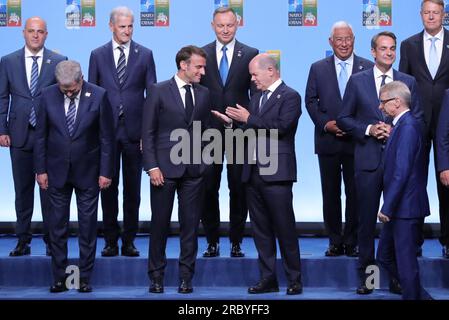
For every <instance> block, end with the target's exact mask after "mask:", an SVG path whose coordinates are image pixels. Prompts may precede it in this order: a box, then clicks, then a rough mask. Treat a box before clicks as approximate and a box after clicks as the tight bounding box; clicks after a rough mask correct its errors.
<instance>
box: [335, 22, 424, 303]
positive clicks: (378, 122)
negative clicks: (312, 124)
mask: <svg viewBox="0 0 449 320" xmlns="http://www.w3.org/2000/svg"><path fill="white" fill-rule="evenodd" d="M371 54H372V56H373V57H374V59H375V65H374V67H373V68H372V69H369V70H365V71H363V72H359V73H357V74H354V75H352V76H351V78H350V79H349V81H348V84H347V87H346V91H345V95H344V97H343V109H342V111H341V113H340V114H339V116H338V118H337V126H338V127H339V128H340V129H341V130H343V131H345V132H346V133H347V134H349V135H351V136H352V137H353V139H354V141H355V148H354V182H355V192H356V199H357V200H356V206H357V208H356V210H357V215H358V217H359V226H358V245H359V259H358V271H359V277H360V286H359V287H358V288H357V293H358V294H369V293H371V292H372V291H373V290H372V289H370V288H368V287H367V286H366V284H365V280H366V277H367V275H366V273H365V272H366V268H367V267H368V266H369V265H372V264H374V263H375V259H374V237H375V231H376V221H377V213H378V209H379V202H380V196H381V192H382V185H383V183H382V179H383V161H382V157H383V151H384V149H385V142H386V139H387V138H388V135H389V132H390V129H391V119H388V118H387V117H385V116H384V115H383V114H382V112H381V111H380V110H379V90H380V88H381V87H382V86H383V85H384V84H386V83H389V82H392V81H394V80H400V81H402V82H404V83H405V84H406V85H407V86H408V87H409V88H410V91H411V93H412V102H411V111H412V113H413V114H415V115H416V116H417V117H418V118H421V117H422V111H421V109H420V106H419V96H418V93H417V85H416V81H415V79H414V78H413V77H412V76H409V75H407V74H404V73H401V72H398V71H396V70H394V69H393V67H392V65H393V63H394V61H395V58H396V36H395V35H394V34H393V33H391V32H388V31H383V32H380V33H378V34H377V35H375V36H374V37H373V38H372V40H371Z"/></svg>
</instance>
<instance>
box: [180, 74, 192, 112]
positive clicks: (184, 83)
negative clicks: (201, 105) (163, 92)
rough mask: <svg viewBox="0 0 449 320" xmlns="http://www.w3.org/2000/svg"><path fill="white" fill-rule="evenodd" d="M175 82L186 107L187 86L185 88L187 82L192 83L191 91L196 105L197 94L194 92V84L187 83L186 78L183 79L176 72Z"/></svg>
mask: <svg viewBox="0 0 449 320" xmlns="http://www.w3.org/2000/svg"><path fill="white" fill-rule="evenodd" d="M175 82H176V86H177V87H178V90H179V94H180V95H181V99H182V103H183V104H184V108H185V107H186V88H184V86H185V85H186V84H188V85H190V92H191V93H192V98H193V105H194V106H195V94H194V93H193V85H192V84H191V83H187V82H185V81H184V80H182V79H181V78H180V77H178V75H177V74H175Z"/></svg>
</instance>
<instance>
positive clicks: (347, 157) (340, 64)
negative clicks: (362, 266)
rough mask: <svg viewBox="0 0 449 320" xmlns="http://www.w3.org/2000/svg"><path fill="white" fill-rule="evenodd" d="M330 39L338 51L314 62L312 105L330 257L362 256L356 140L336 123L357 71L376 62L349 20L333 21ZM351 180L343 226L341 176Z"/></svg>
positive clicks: (309, 108)
mask: <svg viewBox="0 0 449 320" xmlns="http://www.w3.org/2000/svg"><path fill="white" fill-rule="evenodd" d="M329 44H330V45H331V46H332V49H333V51H334V54H333V55H332V56H330V57H327V58H325V59H322V60H320V61H317V62H315V63H314V64H312V66H311V67H310V72H309V79H308V81H307V87H306V108H307V111H308V112H309V115H310V117H311V118H312V121H313V123H314V124H315V153H316V154H317V155H318V161H319V166H320V175H321V190H322V194H323V218H324V225H325V227H326V231H327V233H328V235H329V248H328V249H327V250H326V252H325V255H326V256H328V257H329V256H330V257H335V256H340V255H342V254H346V255H347V256H349V257H355V256H357V254H358V252H357V218H358V217H357V212H356V208H355V204H356V199H355V189H354V141H353V140H352V137H351V136H349V135H346V133H345V132H344V131H342V130H341V129H340V128H339V127H338V126H337V124H336V119H337V116H338V114H339V113H340V111H341V109H342V99H343V95H344V91H345V88H346V83H347V81H348V79H349V77H350V76H351V75H352V74H355V73H357V72H360V71H363V70H366V69H369V68H371V67H372V66H373V63H372V62H371V61H369V60H366V59H364V58H361V57H359V56H357V55H355V54H354V53H353V50H354V34H353V32H352V27H351V26H350V25H349V24H348V23H347V22H345V21H339V22H336V23H335V24H334V25H333V26H332V32H331V35H330V37H329ZM342 177H343V181H344V184H345V194H346V205H345V227H344V229H343V230H342V221H341V219H342V208H341V207H342V206H341V196H340V195H341V180H342Z"/></svg>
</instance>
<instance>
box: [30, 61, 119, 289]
mask: <svg viewBox="0 0 449 320" xmlns="http://www.w3.org/2000/svg"><path fill="white" fill-rule="evenodd" d="M55 76H56V79H57V81H58V84H55V85H52V86H50V87H48V88H46V89H44V90H43V91H42V98H41V105H40V106H41V110H40V111H39V115H38V121H37V129H36V141H35V146H34V148H35V152H34V162H35V166H36V174H37V182H38V183H39V186H40V187H41V188H42V189H48V193H49V198H50V202H51V206H52V214H51V217H50V218H49V230H50V241H51V248H52V260H51V261H52V271H53V277H54V284H53V285H52V286H51V287H50V292H62V291H65V290H67V287H66V284H65V271H66V267H67V265H68V260H67V239H68V235H69V219H70V200H71V198H72V192H73V190H75V194H76V201H77V208H78V225H79V247H80V258H79V269H80V287H79V289H78V291H80V292H90V291H92V287H91V286H90V284H89V280H90V275H91V273H92V269H93V267H94V261H95V251H96V247H97V212H98V196H99V191H100V189H104V188H107V187H109V186H110V184H111V178H112V171H113V170H112V162H113V159H112V154H113V146H112V144H113V122H112V111H111V106H110V105H109V101H108V99H107V96H106V91H105V90H104V89H102V88H100V87H97V86H96V85H93V84H90V83H88V82H85V81H84V80H83V75H82V73H81V67H80V65H79V63H78V62H75V61H63V62H60V63H59V64H58V65H57V66H56V71H55Z"/></svg>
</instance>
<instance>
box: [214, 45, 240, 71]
mask: <svg viewBox="0 0 449 320" xmlns="http://www.w3.org/2000/svg"><path fill="white" fill-rule="evenodd" d="M216 42H217V45H216V46H215V48H216V52H217V66H218V70H220V62H221V58H222V57H223V51H221V49H222V48H223V47H224V45H223V44H222V43H221V42H220V41H218V40H217V41H216ZM234 47H235V38H234V39H232V41H231V42H229V43H228V44H227V45H226V48H227V49H228V50H226V57H227V58H228V67H229V68H230V67H231V63H232V57H233V55H234Z"/></svg>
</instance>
